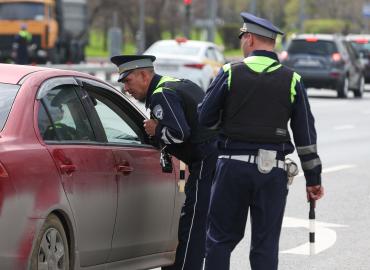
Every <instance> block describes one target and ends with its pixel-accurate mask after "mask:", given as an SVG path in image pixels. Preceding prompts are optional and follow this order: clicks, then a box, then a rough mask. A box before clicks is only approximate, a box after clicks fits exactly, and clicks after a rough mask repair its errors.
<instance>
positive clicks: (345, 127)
mask: <svg viewBox="0 0 370 270" xmlns="http://www.w3.org/2000/svg"><path fill="white" fill-rule="evenodd" d="M354 128H355V126H353V125H343V126H336V127H334V130H344V129H354Z"/></svg>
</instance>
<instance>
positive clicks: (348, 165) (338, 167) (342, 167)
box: [297, 164, 357, 176]
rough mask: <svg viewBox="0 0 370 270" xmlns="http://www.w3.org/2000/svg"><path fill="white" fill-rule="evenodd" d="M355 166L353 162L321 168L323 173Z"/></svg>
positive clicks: (301, 173) (300, 174)
mask: <svg viewBox="0 0 370 270" xmlns="http://www.w3.org/2000/svg"><path fill="white" fill-rule="evenodd" d="M355 167H357V165H355V164H344V165H338V166H334V167H329V168H326V169H323V170H322V173H323V174H324V173H331V172H337V171H342V170H347V169H353V168H355ZM303 175H304V174H303V172H300V173H299V174H298V175H297V176H303Z"/></svg>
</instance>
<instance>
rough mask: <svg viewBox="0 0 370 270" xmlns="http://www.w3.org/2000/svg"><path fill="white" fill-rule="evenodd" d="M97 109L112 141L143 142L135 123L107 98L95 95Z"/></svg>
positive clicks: (125, 142)
mask: <svg viewBox="0 0 370 270" xmlns="http://www.w3.org/2000/svg"><path fill="white" fill-rule="evenodd" d="M95 99H96V105H95V109H96V112H97V114H98V116H99V118H100V121H101V123H102V126H103V129H104V131H105V134H106V136H107V140H108V142H110V143H124V144H142V142H141V140H140V137H139V135H138V132H136V131H135V130H134V128H135V123H134V122H133V121H132V120H130V118H129V117H128V116H127V115H126V114H124V112H123V111H121V110H119V109H118V108H117V106H116V105H115V104H114V103H112V102H110V101H109V100H107V99H104V98H101V97H95Z"/></svg>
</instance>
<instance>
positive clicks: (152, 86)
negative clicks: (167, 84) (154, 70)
mask: <svg viewBox="0 0 370 270" xmlns="http://www.w3.org/2000/svg"><path fill="white" fill-rule="evenodd" d="M161 78H162V76H161V75H158V74H154V76H153V78H152V80H151V81H150V84H149V88H148V92H147V93H146V99H145V108H149V105H150V97H151V96H152V94H153V92H154V90H155V89H156V87H157V85H158V83H159V81H160V80H161Z"/></svg>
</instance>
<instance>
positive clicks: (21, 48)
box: [13, 24, 32, 65]
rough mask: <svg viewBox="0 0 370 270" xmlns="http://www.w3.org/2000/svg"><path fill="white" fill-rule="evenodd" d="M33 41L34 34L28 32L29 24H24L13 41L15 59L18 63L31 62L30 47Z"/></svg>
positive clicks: (25, 63)
mask: <svg viewBox="0 0 370 270" xmlns="http://www.w3.org/2000/svg"><path fill="white" fill-rule="evenodd" d="M31 42H32V34H31V33H30V32H28V30H27V25H26V24H22V25H21V30H20V31H19V32H18V34H17V35H16V36H15V38H14V43H13V59H14V61H15V63H16V64H19V65H27V64H29V51H28V49H29V48H28V47H29V45H30V44H31Z"/></svg>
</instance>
